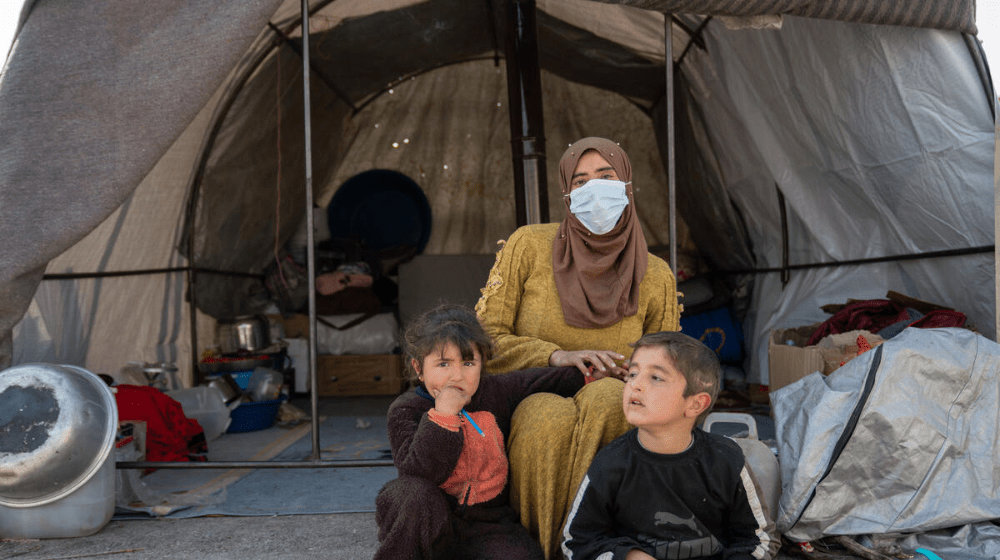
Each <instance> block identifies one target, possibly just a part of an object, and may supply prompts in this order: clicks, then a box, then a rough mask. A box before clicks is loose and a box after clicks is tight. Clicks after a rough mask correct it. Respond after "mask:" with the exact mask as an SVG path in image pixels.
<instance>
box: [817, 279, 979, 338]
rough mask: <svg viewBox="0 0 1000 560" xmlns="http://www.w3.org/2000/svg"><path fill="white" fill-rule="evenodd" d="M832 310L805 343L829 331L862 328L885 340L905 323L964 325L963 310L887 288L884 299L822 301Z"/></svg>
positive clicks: (828, 310)
mask: <svg viewBox="0 0 1000 560" xmlns="http://www.w3.org/2000/svg"><path fill="white" fill-rule="evenodd" d="M823 310H824V311H826V312H827V313H833V316H832V317H830V318H829V319H827V320H826V321H824V322H823V323H822V324H821V325H820V326H819V328H818V329H816V332H814V333H813V334H812V336H811V337H809V341H808V342H807V343H806V346H813V345H815V344H818V343H819V341H820V340H822V339H823V338H825V337H827V336H829V335H831V334H839V333H845V332H849V331H857V330H865V331H868V332H871V333H876V334H878V335H879V336H880V337H881V338H882V339H884V340H888V339H890V338H892V337H894V336H896V335H897V334H899V333H900V332H902V330H903V329H905V328H906V327H915V328H923V329H931V328H939V327H962V326H965V320H966V317H965V314H964V313H960V312H958V311H955V310H953V309H949V308H946V307H942V306H940V305H935V304H932V303H927V302H924V301H920V300H918V299H914V298H911V297H909V296H905V295H903V294H900V293H898V292H893V291H890V292H889V293H888V294H886V299H869V300H860V301H858V300H849V301H848V302H847V303H846V304H844V305H825V306H823Z"/></svg>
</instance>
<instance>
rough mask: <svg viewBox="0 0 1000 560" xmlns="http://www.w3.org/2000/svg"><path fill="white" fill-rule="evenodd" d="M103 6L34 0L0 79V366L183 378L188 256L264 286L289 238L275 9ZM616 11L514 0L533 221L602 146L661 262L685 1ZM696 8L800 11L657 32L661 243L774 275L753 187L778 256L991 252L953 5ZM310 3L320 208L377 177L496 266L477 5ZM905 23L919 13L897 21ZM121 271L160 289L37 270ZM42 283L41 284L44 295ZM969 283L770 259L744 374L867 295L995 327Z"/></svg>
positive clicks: (461, 247)
mask: <svg viewBox="0 0 1000 560" xmlns="http://www.w3.org/2000/svg"><path fill="white" fill-rule="evenodd" d="M126 4H128V3H127V2H126V3H119V4H116V7H117V10H116V11H114V12H113V13H112V12H111V11H110V10H101V9H94V5H96V4H92V3H88V2H80V3H74V4H73V5H72V6H69V5H67V4H66V3H38V5H37V6H35V7H34V8H33V9H32V10H31V11H30V12H29V14H28V17H27V19H26V20H25V23H24V27H23V28H22V29H21V31H20V34H19V36H18V43H17V45H16V46H15V48H14V49H13V51H12V54H11V57H10V59H9V60H8V65H7V67H6V70H5V71H4V74H3V76H2V78H0V135H3V137H4V138H8V139H13V140H11V141H9V142H6V143H4V144H3V145H0V235H2V236H3V237H4V238H5V239H9V240H11V242H8V243H7V244H5V245H4V246H2V247H0V265H2V266H0V365H4V364H5V363H7V362H10V363H23V362H26V361H52V362H64V363H74V364H78V365H82V366H84V367H87V368H88V369H92V370H94V371H108V372H113V371H116V370H117V369H118V368H120V367H121V366H123V365H124V364H125V363H127V362H128V361H161V360H167V361H175V362H176V363H178V364H179V365H180V366H181V368H182V372H184V375H186V376H188V378H189V379H190V375H191V372H190V371H188V368H189V367H190V363H191V355H192V351H195V352H197V351H198V350H199V349H201V348H203V347H204V345H206V344H208V343H209V342H210V339H211V336H212V328H211V326H212V321H213V319H212V317H210V316H208V315H205V314H203V313H199V314H198V317H197V320H198V321H199V323H198V324H199V328H198V332H199V342H198V348H197V349H192V348H191V341H190V336H191V335H190V328H191V325H190V323H191V319H190V316H189V314H190V310H189V307H188V305H187V304H186V297H187V294H188V291H189V286H188V285H187V281H186V274H185V273H186V267H188V265H189V264H191V265H192V266H195V267H198V268H207V269H217V270H226V271H235V272H249V273H260V272H261V271H262V270H264V268H265V267H266V266H267V265H268V264H269V263H271V262H273V260H274V253H275V250H276V247H277V248H280V247H281V246H282V245H283V244H284V242H285V241H287V240H288V239H289V238H291V237H292V236H293V235H294V233H295V231H296V230H297V229H298V228H299V226H300V223H301V221H302V216H303V215H304V208H303V207H304V202H303V201H304V194H303V189H302V187H303V185H304V179H303V174H302V170H301V166H302V164H301V162H302V142H303V135H302V101H301V97H302V96H301V83H302V80H301V59H300V58H299V57H298V55H297V54H296V53H295V47H296V45H297V44H298V39H297V37H298V36H299V35H300V33H299V31H298V28H297V27H296V25H295V22H296V20H297V18H298V12H297V5H298V2H285V3H283V4H281V5H278V2H277V1H275V0H271V1H263V0H261V1H255V2H247V1H245V0H241V1H238V2H237V1H231V2H217V3H214V4H213V5H212V7H211V10H209V8H206V7H205V6H204V5H203V4H202V3H199V2H193V1H173V2H169V3H167V4H166V5H162V4H161V5H158V6H157V7H156V8H155V9H152V8H150V7H149V6H147V5H146V4H140V3H136V5H135V8H134V9H128V7H127V6H126ZM497 4H498V5H501V7H502V3H497ZM630 4H632V6H624V5H617V4H615V3H601V2H592V1H589V0H544V1H542V0H539V2H538V10H539V12H538V18H539V44H540V59H541V63H542V67H543V88H544V91H543V100H544V103H545V106H544V109H545V132H546V146H547V152H548V154H547V161H546V165H547V171H548V189H549V191H548V196H549V207H550V209H551V219H552V220H558V219H560V218H561V217H562V214H561V212H562V203H561V200H560V198H559V192H558V187H557V186H556V185H557V182H556V179H555V178H556V176H557V174H556V173H557V172H556V169H555V165H556V163H557V160H558V157H559V155H560V154H561V153H562V151H563V148H564V146H565V145H566V144H567V143H568V142H571V141H573V140H575V139H577V138H579V137H582V136H585V135H601V136H607V137H611V138H615V139H616V140H618V141H619V142H621V143H622V145H623V147H625V149H626V150H627V151H628V152H629V154H630V155H631V156H632V159H633V164H634V166H635V167H636V172H635V176H636V188H637V206H638V207H639V210H640V216H641V219H642V222H643V228H644V231H645V233H646V235H647V238H648V239H649V242H650V244H651V245H663V244H666V243H667V242H668V241H669V239H668V219H667V216H668V211H667V204H666V177H665V172H664V167H665V166H664V163H663V162H664V159H663V155H664V154H665V150H666V143H665V142H666V141H665V139H666V134H665V130H664V127H665V122H666V119H665V103H664V101H663V98H662V93H663V89H664V86H663V84H664V83H665V72H664V70H663V67H662V66H663V54H662V53H663V49H662V45H663V36H664V30H663V25H664V24H663V22H664V16H663V14H662V13H660V12H659V11H670V10H671V9H678V4H683V3H679V2H666V1H661V2H657V1H654V0H649V1H647V2H645V3H643V4H642V5H641V6H640V7H634V6H635V4H636V3H634V2H631V3H630ZM703 4H704V5H705V10H704V11H705V13H711V14H727V13H728V15H731V16H740V17H743V16H759V15H767V14H768V13H770V14H773V13H782V12H783V13H786V14H796V13H799V14H801V15H802V16H804V17H794V16H787V15H786V16H785V17H782V18H769V19H768V21H771V22H774V21H780V28H779V29H752V28H740V29H730V27H733V23H734V20H731V19H729V20H726V23H728V24H729V25H728V26H727V25H726V24H724V23H723V22H722V21H721V20H720V19H712V20H710V21H708V23H707V26H706V27H705V29H704V31H703V33H701V34H699V35H698V36H697V37H696V38H695V39H694V43H693V46H692V47H691V48H690V50H688V49H687V46H688V45H689V42H690V41H692V36H693V35H694V33H693V31H692V30H693V29H695V28H697V27H698V25H699V24H700V23H702V22H703V21H704V17H703V16H694V15H688V14H682V15H680V16H678V19H679V20H680V22H681V23H684V24H685V25H684V26H680V25H675V26H674V54H675V57H679V56H681V54H682V53H684V52H686V55H685V58H684V59H683V61H682V62H681V63H680V66H679V72H678V73H677V74H676V75H677V78H678V85H679V89H678V91H677V98H678V100H677V103H678V110H677V111H678V112H677V121H678V122H677V129H678V131H677V133H678V208H679V216H680V218H681V219H682V220H683V221H684V222H685V223H686V224H687V225H686V226H685V225H683V224H682V225H681V228H680V231H679V237H680V239H679V241H680V242H681V245H682V247H684V248H687V247H696V248H697V252H698V254H699V258H700V259H701V260H702V261H703V262H704V263H705V265H706V266H708V267H710V268H713V269H716V270H747V269H772V268H776V267H780V266H781V265H782V231H781V224H780V213H779V212H780V206H779V203H778V196H777V190H776V189H780V190H781V192H782V194H783V195H784V200H785V203H786V208H787V214H788V234H789V249H790V251H789V255H788V256H789V262H790V263H791V264H793V265H795V264H811V263H817V262H830V261H838V260H849V261H853V260H856V259H865V258H878V257H887V256H898V255H908V254H914V253H922V252H929V251H942V250H949V249H967V248H975V247H983V246H989V245H992V244H993V229H992V225H993V214H992V204H991V203H990V202H991V197H992V186H991V182H990V180H989V178H990V177H992V169H993V163H992V161H993V117H992V115H991V112H990V105H991V101H990V98H989V96H988V94H986V93H985V92H986V88H984V86H983V83H982V81H981V76H980V68H979V66H981V59H979V58H977V57H978V53H976V52H975V51H970V49H969V48H968V46H967V42H966V41H965V38H964V37H963V35H962V34H961V32H962V31H964V32H974V31H975V28H974V25H973V24H972V23H971V17H970V16H971V13H972V8H971V5H972V4H971V2H968V3H967V2H956V3H948V5H947V8H940V9H924V8H923V6H925V4H924V3H920V2H916V3H908V4H907V5H908V6H909V7H910V8H912V10H910V9H908V8H907V7H906V6H902V4H904V3H898V4H897V3H895V2H888V3H885V5H884V9H883V10H881V11H879V10H876V11H875V12H872V11H871V10H867V11H866V9H865V7H864V4H865V3H860V2H853V1H847V0H845V1H844V2H841V3H839V4H841V8H842V9H841V10H840V11H839V12H837V10H833V11H829V12H823V13H819V12H822V10H820V9H819V8H817V7H816V6H814V5H811V4H809V3H804V2H796V1H794V0H787V1H786V2H782V3H781V4H782V6H781V9H780V10H774V11H772V12H767V11H763V12H761V11H754V10H755V9H756V8H753V6H757V3H752V2H750V3H742V5H743V6H744V8H746V9H745V10H744V11H741V12H739V13H732V12H726V11H725V9H724V8H720V7H718V6H723V5H729V4H732V3H731V2H719V3H718V4H717V5H716V4H713V3H709V2H706V3H703ZM829 4H831V5H833V4H837V3H829ZM313 5H314V8H315V9H314V16H313V17H312V19H311V28H312V33H313V34H314V36H313V38H312V41H311V45H312V48H313V50H312V54H311V58H312V60H313V63H314V64H313V74H311V81H312V83H313V88H312V93H311V95H312V103H313V106H312V110H313V115H314V116H313V119H314V120H313V131H312V134H313V142H314V150H313V161H314V177H315V182H314V184H315V185H316V198H317V202H318V203H320V204H326V203H328V202H329V200H330V199H331V198H332V196H333V193H334V192H335V190H336V188H337V187H338V186H339V185H340V184H342V183H343V182H344V181H345V180H346V179H347V178H349V177H351V176H352V175H354V174H355V173H357V172H360V171H365V170H368V169H371V168H374V167H379V168H386V169H393V170H397V171H400V172H403V173H405V174H407V175H408V176H410V177H411V178H413V179H414V180H415V181H416V182H417V183H418V184H419V185H420V186H421V188H422V189H423V190H424V192H425V193H426V195H427V197H428V199H429V200H430V202H431V205H432V209H433V214H434V224H433V229H432V233H431V239H430V242H429V243H428V246H427V249H426V250H425V252H426V253H429V254H462V253H488V252H492V251H493V250H495V243H496V241H497V240H498V239H501V238H505V237H507V236H508V235H509V234H510V232H511V231H513V229H514V227H515V225H516V224H515V218H514V211H513V187H512V171H511V165H510V148H509V146H510V137H509V134H510V133H509V130H508V115H507V109H506V106H507V99H506V90H505V88H506V85H505V75H506V72H505V69H504V61H503V57H502V51H503V47H502V45H503V41H502V33H503V28H502V25H498V26H497V30H496V32H495V33H491V32H490V31H488V28H489V26H488V25H485V23H484V22H486V21H488V19H489V18H490V17H492V16H491V15H490V14H488V13H486V11H485V10H486V8H487V6H489V5H491V3H489V2H482V3H474V2H457V1H456V0H431V1H427V2H412V1H404V0H398V1H396V2H391V3H390V2H380V3H379V4H378V6H379V9H378V10H374V9H373V8H372V6H373V3H371V2H364V1H360V0H356V1H355V0H338V1H337V2H332V3H331V2H314V3H313ZM760 5H766V6H772V7H773V6H774V5H775V2H762V3H760ZM901 6H902V7H901ZM643 7H644V8H648V9H640V8H643ZM757 7H758V8H759V6H757ZM650 10H659V11H650ZM809 10H813V12H810V11H809ZM816 10H819V12H816ZM921 10H922V11H923V13H924V15H927V16H928V18H929V19H924V20H920V19H918V18H917V16H915V15H914V13H917V12H921ZM679 11H684V10H683V9H681V10H679ZM499 13H500V14H501V17H497V18H495V19H496V20H497V21H499V23H501V24H502V20H503V18H502V10H500V11H499ZM834 13H840V14H841V17H842V18H843V19H853V20H854V21H863V22H870V23H849V22H844V21H831V20H830V19H836V17H834V16H833V15H831V14H834ZM918 15H919V14H918ZM813 18H821V19H813ZM749 21H750V20H739V21H738V22H737V23H748V22H749ZM268 22H271V24H272V25H273V26H274V28H276V29H279V30H281V31H282V33H284V34H286V35H287V36H288V37H289V39H288V41H286V42H281V41H280V40H277V41H276V39H275V38H276V33H275V32H274V31H273V28H271V27H269V26H268ZM875 23H891V24H894V25H875ZM902 25H915V26H919V27H904V26H902ZM736 27H739V25H736ZM933 27H941V28H944V29H947V30H939V29H933ZM685 28H686V29H685ZM498 37H499V38H500V40H499V43H497V41H496V39H497V38H498ZM276 44H280V47H277V48H275V47H274V45H276ZM276 53H278V54H280V57H279V56H274V55H275V54H276ZM277 99H280V101H281V103H280V107H281V110H280V114H279V113H278V111H276V105H277V103H276V100H277ZM278 130H280V140H279V138H278V134H277V131H278ZM394 143H395V145H394ZM279 146H280V148H279ZM279 151H280V154H281V157H280V166H281V167H280V168H279V158H278V153H279ZM446 166H447V167H446ZM189 206H190V207H191V208H193V209H194V213H193V216H194V218H193V219H194V221H193V226H194V227H193V229H192V230H191V231H193V237H192V238H191V239H190V241H192V248H193V250H194V252H193V255H194V258H193V260H192V261H189V259H188V253H187V247H188V246H187V241H188V238H187V237H186V231H187V230H186V228H187V227H188V226H189V225H191V224H188V223H187V219H188V218H187V209H188V208H189ZM276 218H277V219H276ZM692 268H693V267H692ZM140 270H156V271H159V272H157V273H156V274H143V275H121V276H113V277H99V278H74V277H59V276H56V275H59V274H80V273H128V272H130V271H140ZM43 271H45V272H46V273H47V274H49V275H50V278H52V279H49V280H45V281H43V282H39V281H40V278H41V275H42V272H43ZM993 276H994V266H993V256H992V253H990V252H985V253H976V254H971V255H967V256H953V257H947V258H936V259H925V260H907V261H899V262H891V263H880V264H854V265H851V266H843V267H829V268H815V269H805V270H794V271H792V272H791V273H790V281H789V282H788V284H787V285H782V282H781V279H780V275H779V274H777V273H774V272H770V273H758V274H748V275H742V276H740V277H738V280H739V281H738V282H736V283H737V284H738V285H740V286H744V287H745V288H746V289H747V290H749V293H748V294H745V295H746V296H747V297H748V301H749V302H750V305H749V313H748V315H747V316H746V318H745V320H744V322H743V326H744V330H745V332H746V333H747V335H748V348H749V350H750V355H751V359H750V360H749V361H748V364H747V365H748V371H749V376H750V380H751V381H758V382H764V383H766V380H767V366H766V337H767V334H768V332H769V331H770V330H771V329H772V328H778V327H787V326H798V325H801V324H806V323H811V322H815V321H817V320H821V319H823V318H825V316H824V314H823V313H822V311H820V310H819V306H820V305H823V304H826V303H842V302H843V301H845V300H846V299H847V298H855V299H863V298H869V297H882V296H883V295H884V294H885V293H886V292H887V291H888V290H890V289H892V290H896V291H899V292H902V293H905V294H907V295H910V296H912V297H916V298H919V299H924V300H927V301H932V302H935V303H939V304H942V305H948V306H951V307H954V308H955V309H958V310H960V311H963V312H965V313H966V314H968V315H969V317H970V322H972V323H973V324H975V325H976V326H977V327H978V328H979V330H980V331H981V332H982V333H983V334H984V335H986V336H989V337H993V336H995V333H994V332H993V330H994V328H993V318H994V307H995V305H994V297H993V282H992V278H993ZM254 283H255V281H253V280H247V279H242V280H241V279H238V278H237V279H232V278H227V277H225V276H221V275H217V274H206V273H199V274H198V284H197V286H198V291H197V300H198V303H199V306H200V308H201V309H202V310H205V311H206V312H208V313H209V314H210V315H214V316H218V315H219V314H220V313H222V312H224V311H225V310H227V309H229V310H233V309H235V308H236V307H237V306H239V305H241V302H246V301H248V300H250V299H252V297H253V293H252V287H253V286H254ZM22 318H23V321H22ZM19 321H20V324H19V325H18V326H17V328H16V329H14V328H13V327H14V325H15V324H16V323H18V322H19Z"/></svg>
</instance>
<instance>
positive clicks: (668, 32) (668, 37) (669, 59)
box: [663, 14, 677, 275]
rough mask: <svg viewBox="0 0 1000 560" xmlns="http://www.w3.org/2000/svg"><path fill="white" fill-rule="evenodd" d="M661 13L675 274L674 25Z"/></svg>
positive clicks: (669, 195) (668, 184)
mask: <svg viewBox="0 0 1000 560" xmlns="http://www.w3.org/2000/svg"><path fill="white" fill-rule="evenodd" d="M672 19H673V18H672V17H671V15H670V14H663V49H664V61H663V62H664V66H665V68H666V72H667V76H666V78H667V85H666V96H667V204H668V205H669V207H670V208H669V210H670V270H672V271H673V272H674V274H675V275H676V274H677V182H676V172H675V169H676V167H675V157H676V156H675V154H674V37H673V35H674V26H673V23H672V22H671V20H672Z"/></svg>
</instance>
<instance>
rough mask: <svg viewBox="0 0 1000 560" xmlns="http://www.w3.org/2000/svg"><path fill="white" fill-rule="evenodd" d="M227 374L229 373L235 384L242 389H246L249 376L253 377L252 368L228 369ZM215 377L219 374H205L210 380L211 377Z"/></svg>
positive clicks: (248, 383)
mask: <svg viewBox="0 0 1000 560" xmlns="http://www.w3.org/2000/svg"><path fill="white" fill-rule="evenodd" d="M229 375H231V376H232V377H233V380H234V381H236V384H237V385H239V386H240V389H243V390H244V391H246V390H247V389H248V388H249V387H250V378H251V377H253V370H252V369H248V370H241V371H230V372H229ZM216 377H220V376H219V375H209V376H207V379H210V380H211V379H215V378H216Z"/></svg>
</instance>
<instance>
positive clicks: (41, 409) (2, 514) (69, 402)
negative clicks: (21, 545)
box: [0, 364, 118, 539]
mask: <svg viewBox="0 0 1000 560" xmlns="http://www.w3.org/2000/svg"><path fill="white" fill-rule="evenodd" d="M0 403H4V405H5V407H4V408H3V409H2V410H0V435H2V434H8V437H0V474H2V475H3V476H0V538H5V539H15V538H16V539H47V538H70V537H83V536H87V535H92V534H94V533H96V532H97V531H99V530H101V528H103V527H104V526H105V525H106V524H107V523H108V521H110V520H111V516H112V515H113V514H114V510H115V464H114V453H113V451H114V441H115V436H116V434H117V431H118V407H117V405H116V404H115V397H114V395H113V394H112V393H111V389H110V388H109V387H108V386H107V385H106V384H105V383H104V382H103V381H101V379H100V378H99V377H97V376H96V375H94V374H93V373H91V372H89V371H87V370H85V369H83V368H79V367H76V366H70V365H54V364H25V365H20V366H16V367H12V368H8V369H6V370H3V371H0Z"/></svg>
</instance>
